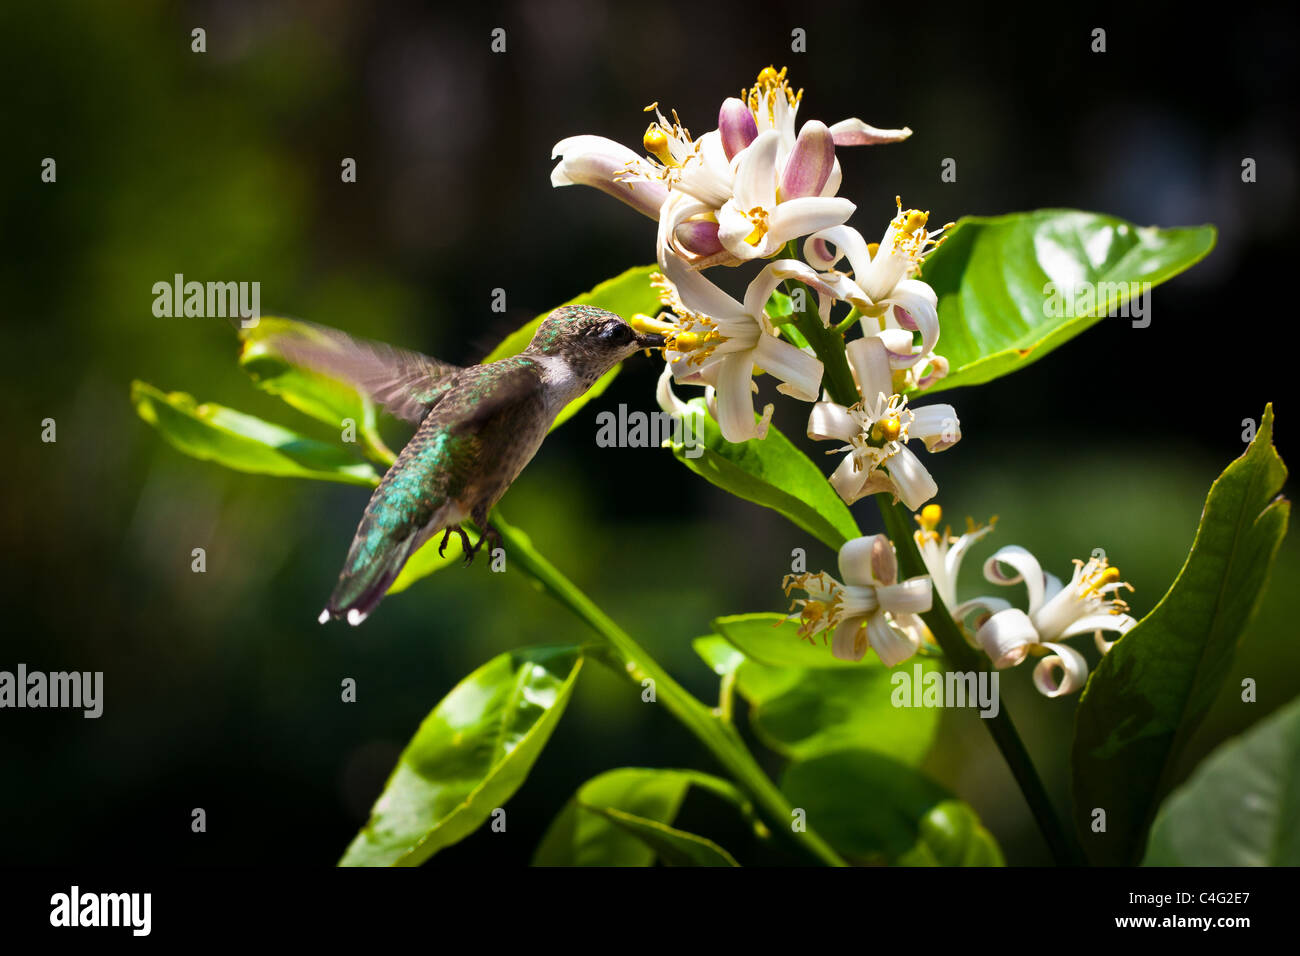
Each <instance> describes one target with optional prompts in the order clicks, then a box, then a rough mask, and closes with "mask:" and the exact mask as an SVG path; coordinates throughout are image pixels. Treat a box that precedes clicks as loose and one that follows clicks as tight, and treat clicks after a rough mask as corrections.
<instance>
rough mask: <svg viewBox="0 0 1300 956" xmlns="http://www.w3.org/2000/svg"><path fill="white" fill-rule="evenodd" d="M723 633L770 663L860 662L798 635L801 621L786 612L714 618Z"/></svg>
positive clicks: (841, 665) (746, 652)
mask: <svg viewBox="0 0 1300 956" xmlns="http://www.w3.org/2000/svg"><path fill="white" fill-rule="evenodd" d="M713 629H714V630H715V631H717V632H718V633H719V634H721V635H722V636H723V637H724V638H726V640H727V641H728V642H729V643H730V644H731V645H732V646H734V647H735V648H736V649H737V650H739V651H741V652H743V654H744V656H745V657H747V658H749V659H750V660H752V661H755V662H756V663H759V664H766V665H768V666H769V667H799V668H821V667H827V668H831V669H834V670H838V669H842V668H857V667H860V666H861V664H860V663H855V662H853V661H842V660H840V659H839V658H838V657H836V656H835V655H834V654H832V653H831V650H830V648H829V647H827V646H825V645H824V644H819V643H811V642H809V641H806V640H804V639H803V638H801V637H800V636H799V622H798V621H792V620H788V619H787V618H786V616H785V615H784V614H733V615H731V616H730V617H720V618H718V619H717V620H715V621H714V622H713Z"/></svg>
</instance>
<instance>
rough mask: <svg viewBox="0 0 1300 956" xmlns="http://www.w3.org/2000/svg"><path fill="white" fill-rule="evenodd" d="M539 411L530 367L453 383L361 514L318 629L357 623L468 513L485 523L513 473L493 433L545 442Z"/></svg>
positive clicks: (477, 372) (504, 365) (537, 382)
mask: <svg viewBox="0 0 1300 956" xmlns="http://www.w3.org/2000/svg"><path fill="white" fill-rule="evenodd" d="M544 408H545V400H544V397H543V387H542V376H541V371H540V369H539V368H538V367H537V364H536V363H535V362H533V361H532V360H531V359H528V358H525V357H522V356H519V357H515V358H510V359H503V360H502V361H500V362H494V363H492V366H491V367H490V368H489V367H488V366H484V365H476V366H474V367H473V368H469V369H465V370H464V371H463V372H462V373H461V374H460V375H459V376H457V378H456V382H455V387H454V390H453V391H451V392H450V393H449V394H448V395H447V397H446V400H445V401H441V402H439V403H438V404H437V405H436V406H435V407H434V408H433V409H432V410H431V411H430V413H429V414H428V416H427V417H426V418H425V419H424V421H423V422H422V423H421V425H420V428H419V430H418V431H417V432H416V433H415V435H414V436H412V438H411V440H410V441H409V442H407V444H406V447H405V448H403V449H402V453H401V454H400V455H398V456H397V461H395V462H394V463H393V467H391V468H389V469H388V472H387V473H386V474H385V475H384V479H383V481H382V482H380V484H379V487H378V488H376V489H375V492H374V494H373V495H372V496H371V498H370V503H369V504H368V505H366V511H365V514H364V515H362V518H361V523H360V525H358V527H357V532H356V534H355V535H354V536H353V538H352V545H351V547H350V548H349V549H348V555H347V558H346V559H344V562H343V571H342V573H341V574H340V575H339V580H338V584H337V585H335V587H334V593H333V594H331V595H330V599H329V602H328V603H327V604H326V605H325V609H324V610H323V611H322V612H321V616H320V620H321V622H322V623H323V622H325V621H327V620H329V619H330V618H341V617H346V618H347V621H348V623H349V624H360V623H361V622H362V621H364V620H365V619H366V617H367V616H369V614H370V613H371V611H373V610H374V608H375V606H376V605H377V604H378V603H379V602H380V601H381V600H383V597H384V595H385V594H386V593H387V592H388V588H389V587H390V586H391V585H392V583H393V581H394V580H395V579H396V578H397V575H398V574H399V573H400V572H401V570H402V566H403V565H405V564H406V561H407V559H408V558H410V556H411V555H412V554H414V553H415V552H416V550H418V549H419V547H420V545H422V544H424V542H425V541H427V540H428V539H429V538H430V537H431V536H433V535H434V534H436V533H437V532H439V531H442V530H444V529H446V528H450V527H454V526H457V525H459V523H460V522H462V521H464V520H466V519H467V518H469V517H471V516H473V513H474V512H475V511H479V512H480V515H479V517H480V518H481V517H482V515H484V514H486V511H487V509H488V508H489V507H490V506H491V504H493V503H495V501H496V498H498V497H500V495H501V494H503V493H504V492H505V489H506V488H507V487H509V485H510V482H511V481H512V480H513V479H514V477H515V473H516V472H517V467H516V466H515V463H514V460H513V457H512V453H513V452H514V451H515V449H513V448H511V447H509V446H508V444H507V442H505V441H502V438H503V437H504V436H502V435H500V434H499V431H500V430H503V429H515V428H519V427H520V423H521V422H526V423H528V424H526V425H523V426H522V427H524V428H525V429H528V428H530V427H532V423H534V422H536V423H537V426H536V427H538V428H540V429H541V432H540V434H545V425H546V421H545V417H544V414H543V410H544ZM510 437H513V436H510ZM525 460H526V459H525Z"/></svg>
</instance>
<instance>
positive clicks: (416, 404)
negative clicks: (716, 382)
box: [269, 305, 664, 625]
mask: <svg viewBox="0 0 1300 956" xmlns="http://www.w3.org/2000/svg"><path fill="white" fill-rule="evenodd" d="M312 328H313V329H314V331H315V332H316V333H318V334H316V335H307V336H297V335H288V334H282V335H277V336H275V337H274V340H273V341H271V342H269V344H270V345H271V346H272V348H274V349H275V350H276V351H277V352H279V353H280V354H281V355H282V356H283V357H284V358H285V359H286V360H288V361H290V362H292V363H294V364H295V365H302V366H305V367H307V368H310V369H313V370H315V371H317V372H320V373H322V374H324V375H327V376H329V377H331V378H336V379H341V380H343V381H345V382H348V383H349V384H351V385H353V386H354V387H355V388H357V389H358V390H360V391H362V392H364V393H366V394H367V395H369V396H370V397H371V398H372V399H373V400H374V401H375V402H376V403H377V404H380V405H383V406H385V407H386V409H387V410H388V412H389V413H390V414H392V415H394V416H396V417H398V418H402V419H405V420H407V421H410V422H414V423H416V424H418V425H419V427H418V428H417V429H416V432H415V434H414V435H413V436H412V437H411V440H410V441H409V442H407V443H406V447H405V448H403V449H402V452H401V454H399V455H398V456H397V460H396V461H395V462H394V463H393V466H392V467H391V468H389V469H388V473H387V474H385V475H384V478H383V481H381V482H380V483H379V487H378V488H376V489H375V492H374V494H373V495H372V496H371V498H370V503H369V504H368V505H366V511H365V514H364V515H363V516H362V518H361V524H360V525H359V526H358V527H357V533H356V535H355V537H353V539H352V546H351V547H350V548H349V549H348V555H347V558H346V559H345V560H344V562H343V571H342V573H341V574H340V575H339V580H338V584H337V585H336V586H335V588H334V593H333V594H332V595H330V599H329V602H328V603H327V604H326V605H325V609H324V610H323V611H321V613H320V622H321V623H322V624H324V623H325V622H326V621H328V620H330V618H343V617H346V618H347V622H348V623H349V624H353V625H356V624H360V623H361V622H362V621H364V620H365V619H366V618H367V617H368V616H369V615H370V613H371V612H372V611H373V610H374V609H375V606H376V605H377V604H378V603H379V602H380V601H381V600H382V599H383V597H384V594H385V593H386V592H387V591H388V588H389V585H391V584H392V583H393V580H394V578H396V577H397V575H398V572H400V571H401V570H402V566H403V565H404V564H406V561H407V559H408V558H409V557H410V556H411V555H412V554H414V553H415V552H416V550H418V549H419V547H420V546H421V545H422V544H424V542H425V541H427V540H429V538H431V537H432V536H433V535H435V534H437V533H438V532H439V531H441V532H442V533H443V535H442V543H441V544H440V545H439V548H438V553H439V554H442V552H443V551H444V550H445V549H446V547H447V541H448V539H449V538H450V537H451V534H452V532H453V531H454V532H456V534H458V535H459V536H460V541H461V547H462V548H463V550H464V552H465V563H466V564H469V563H470V562H472V561H473V560H474V555H475V554H476V553H477V552H478V549H479V548H481V547H482V546H483V541H484V540H487V539H489V538H491V539H493V540H494V541H495V542H496V543H498V544H499V543H500V538H499V536H498V535H497V532H496V531H495V529H493V528H492V527H491V526H490V525H489V524H488V514H489V513H490V512H491V510H492V508H493V506H494V505H495V504H496V503H497V501H498V500H500V498H501V496H502V495H503V494H505V492H506V489H507V488H509V487H510V484H511V483H512V482H513V481H514V480H515V478H517V477H518V476H519V473H520V472H521V471H523V469H524V466H525V465H527V464H528V462H529V461H531V460H532V458H533V455H535V454H536V453H537V450H538V448H540V447H541V444H542V440H543V439H544V438H545V437H546V433H547V431H548V430H549V428H550V426H551V423H552V422H553V421H554V420H555V416H556V415H558V414H559V413H560V411H561V409H563V408H564V406H565V405H567V404H568V403H569V402H571V401H573V400H574V399H575V398H577V397H578V396H580V395H582V394H583V393H584V392H586V391H587V389H589V388H590V387H591V386H592V385H593V384H594V383H595V381H596V379H598V378H600V376H602V375H604V374H605V373H606V372H608V371H609V370H610V369H611V368H613V367H614V366H615V365H616V364H617V363H619V362H620V361H622V360H623V359H625V358H628V357H629V356H631V355H633V354H635V353H636V352H637V351H639V350H640V349H648V348H661V347H662V346H663V344H664V339H663V337H662V336H660V335H655V334H651V333H645V334H642V333H638V332H637V331H636V330H634V329H633V328H632V327H631V326H630V325H628V324H627V323H626V322H624V321H623V320H622V319H621V318H619V317H618V316H617V315H615V314H614V313H612V312H606V311H604V310H603V309H597V308H593V307H592V306H586V305H573V306H566V307H564V308H561V309H556V310H555V311H554V312H552V313H551V314H550V315H549V316H547V318H546V319H545V320H544V321H543V322H542V324H541V325H540V326H539V327H538V329H537V332H536V334H535V335H534V336H533V340H532V342H531V343H529V345H528V348H526V349H525V350H524V351H523V352H520V353H519V354H518V355H513V356H511V357H509V358H503V359H501V360H499V361H496V362H489V363H488V364H486V365H474V366H471V367H469V368H460V367H458V366H455V365H450V364H448V363H446V362H440V361H438V360H437V359H435V358H431V357H430V356H428V355H421V354H420V353H418V352H408V351H405V350H403V349H398V348H394V347H392V346H389V345H383V344H380V343H376V342H364V341H360V340H358V339H354V338H352V337H351V336H348V335H346V334H344V333H342V332H339V331H337V330H335V329H327V328H324V327H321V326H313V327H312ZM466 520H472V521H473V522H474V523H475V524H476V525H477V526H478V527H479V529H480V531H481V535H480V538H479V542H478V544H477V545H474V546H471V545H470V542H469V537H468V536H467V535H466V533H465V529H464V528H463V527H462V525H461V523H462V522H464V521H466Z"/></svg>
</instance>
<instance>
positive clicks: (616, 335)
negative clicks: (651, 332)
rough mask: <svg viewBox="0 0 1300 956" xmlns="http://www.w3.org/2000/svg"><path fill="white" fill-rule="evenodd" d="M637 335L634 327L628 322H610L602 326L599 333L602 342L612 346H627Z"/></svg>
mask: <svg viewBox="0 0 1300 956" xmlns="http://www.w3.org/2000/svg"><path fill="white" fill-rule="evenodd" d="M635 335H636V333H635V332H634V331H632V327H631V326H630V325H628V324H627V323H626V322H610V323H609V324H608V325H605V326H602V327H601V330H600V331H599V332H598V333H597V336H598V337H599V338H600V340H601V341H602V342H608V343H609V344H610V345H627V344H628V343H629V342H631V341H632V339H633V338H634V337H635Z"/></svg>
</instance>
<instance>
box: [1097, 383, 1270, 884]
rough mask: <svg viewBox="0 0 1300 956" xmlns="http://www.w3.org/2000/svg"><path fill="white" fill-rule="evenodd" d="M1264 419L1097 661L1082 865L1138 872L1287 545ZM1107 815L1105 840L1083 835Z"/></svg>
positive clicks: (1266, 416)
mask: <svg viewBox="0 0 1300 956" xmlns="http://www.w3.org/2000/svg"><path fill="white" fill-rule="evenodd" d="M1272 437H1273V408H1272V406H1271V405H1270V406H1268V407H1267V408H1266V409H1265V410H1264V419H1263V422H1262V424H1261V425H1260V427H1259V432H1258V433H1257V434H1256V435H1255V440H1254V441H1252V442H1251V444H1250V447H1249V448H1247V449H1246V452H1245V454H1243V455H1242V456H1241V457H1240V458H1238V459H1237V460H1236V461H1234V462H1233V463H1232V464H1230V465H1229V466H1228V467H1227V469H1226V470H1225V471H1224V472H1223V474H1222V475H1220V476H1219V478H1218V479H1217V480H1216V481H1215V482H1214V484H1213V485H1212V486H1211V487H1210V494H1209V497H1208V498H1207V499H1206V502H1205V509H1204V511H1203V512H1202V514H1201V523H1200V527H1199V528H1197V531H1196V540H1195V541H1194V542H1193V543H1192V550H1191V553H1190V554H1189V555H1188V556H1187V561H1186V563H1185V564H1184V565H1183V568H1182V570H1181V571H1180V572H1179V573H1178V578H1177V579H1176V580H1175V581H1174V583H1173V586H1172V587H1171V588H1170V589H1169V592H1168V593H1167V594H1166V595H1165V596H1164V597H1163V598H1162V599H1161V600H1160V603H1159V604H1157V605H1156V607H1155V608H1154V610H1152V611H1151V613H1150V614H1148V615H1147V616H1146V617H1145V618H1143V619H1142V621H1141V622H1139V623H1138V625H1137V626H1136V627H1134V628H1133V629H1132V630H1130V631H1129V632H1128V633H1127V634H1126V635H1125V636H1124V637H1123V638H1121V639H1120V640H1119V641H1118V642H1117V643H1116V644H1115V646H1114V647H1113V648H1111V650H1110V653H1108V654H1107V655H1106V656H1105V657H1103V658H1102V660H1101V663H1100V664H1099V665H1098V666H1097V669H1096V670H1095V671H1094V672H1093V674H1092V676H1091V678H1089V680H1088V684H1087V686H1086V687H1085V688H1084V692H1083V697H1082V699H1081V700H1080V701H1079V708H1078V711H1077V713H1076V717H1075V732H1074V748H1073V765H1074V801H1075V818H1076V823H1077V824H1078V829H1079V832H1080V834H1081V835H1082V836H1083V842H1084V845H1085V847H1086V848H1087V849H1088V851H1089V855H1090V856H1091V857H1092V858H1093V859H1094V860H1095V861H1096V862H1101V863H1108V864H1126V863H1131V862H1134V861H1136V859H1138V858H1139V857H1140V855H1141V853H1142V848H1143V846H1144V845H1145V842H1146V840H1145V837H1146V832H1147V828H1148V825H1149V824H1150V822H1151V818H1152V816H1153V815H1154V813H1155V810H1156V805H1157V802H1158V801H1159V799H1160V798H1161V797H1162V796H1163V795H1164V794H1166V793H1168V792H1169V789H1170V788H1171V787H1172V786H1173V785H1174V784H1175V783H1177V782H1178V781H1177V780H1173V779H1170V776H1171V774H1172V773H1173V770H1174V767H1175V764H1176V757H1177V755H1178V753H1179V752H1180V751H1181V749H1182V747H1183V745H1184V744H1185V742H1186V741H1187V739H1188V738H1189V737H1190V735H1191V734H1192V732H1193V731H1195V729H1196V728H1197V726H1198V725H1199V724H1200V722H1201V719H1202V718H1203V717H1204V716H1205V713H1206V711H1208V710H1209V708H1210V705H1211V703H1213V701H1214V698H1215V695H1216V694H1217V693H1218V691H1219V688H1220V686H1221V685H1222V683H1223V680H1224V677H1225V676H1226V674H1227V671H1228V668H1229V666H1230V665H1231V663H1232V657H1233V654H1234V652H1235V649H1236V646H1237V641H1238V638H1239V636H1240V634H1241V632H1242V631H1243V630H1244V629H1245V627H1246V624H1247V622H1248V621H1249V619H1250V617H1251V615H1252V614H1253V612H1254V609H1255V605H1256V603H1257V602H1258V600H1259V597H1260V595H1261V594H1262V593H1263V590H1264V584H1265V581H1266V579H1267V577H1268V572H1269V568H1270V567H1271V565H1272V563H1273V558H1274V556H1275V555H1276V554H1277V549H1278V547H1279V546H1280V545H1281V543H1282V536H1283V535H1284V534H1285V533H1286V526H1287V518H1288V515H1289V514H1290V502H1288V501H1287V500H1286V499H1285V498H1282V497H1280V496H1279V494H1278V493H1279V491H1280V490H1281V488H1282V483H1283V481H1285V479H1286V467H1285V466H1284V465H1283V464H1282V459H1281V458H1279V457H1278V454H1277V452H1276V451H1275V450H1274V449H1273V445H1272ZM1094 809H1102V810H1105V811H1106V831H1105V832H1104V833H1094V832H1092V828H1091V826H1090V824H1091V822H1092V816H1093V811H1094Z"/></svg>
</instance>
